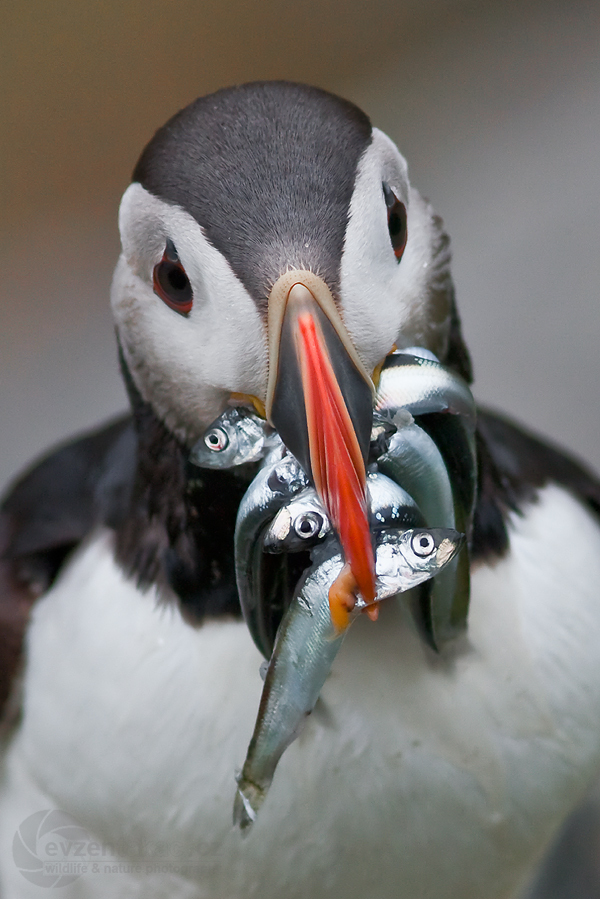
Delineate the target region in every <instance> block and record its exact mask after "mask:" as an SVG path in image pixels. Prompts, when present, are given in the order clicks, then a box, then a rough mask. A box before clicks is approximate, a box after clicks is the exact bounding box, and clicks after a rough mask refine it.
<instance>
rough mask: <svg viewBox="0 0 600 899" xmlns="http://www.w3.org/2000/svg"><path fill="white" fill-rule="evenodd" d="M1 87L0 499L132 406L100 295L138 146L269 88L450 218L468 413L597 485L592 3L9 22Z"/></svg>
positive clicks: (598, 322) (599, 10) (10, 12)
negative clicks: (186, 110) (496, 421)
mask: <svg viewBox="0 0 600 899" xmlns="http://www.w3.org/2000/svg"><path fill="white" fill-rule="evenodd" d="M0 71H1V72H2V84H3V90H2V91H1V92H0V135H1V164H0V171H1V172H2V177H1V178H0V195H1V196H2V200H1V203H2V205H1V209H2V215H1V216H0V231H1V238H2V239H1V240H0V271H1V272H2V277H1V278H0V297H1V299H0V303H1V309H2V327H1V331H0V412H1V416H2V418H1V421H2V425H1V428H2V430H1V444H0V446H1V452H0V485H3V484H5V483H6V482H7V480H8V479H9V478H10V477H11V476H13V475H14V473H15V472H17V471H18V470H19V469H20V468H22V466H24V465H25V464H27V462H28V461H29V460H31V458H32V457H33V456H35V455H37V454H38V453H40V451H42V450H43V449H44V448H46V447H48V446H50V445H51V444H53V443H54V442H56V441H58V440H61V439H63V438H65V437H66V436H67V435H69V434H71V433H73V432H77V431H80V430H82V429H85V428H88V427H90V426H92V425H94V424H95V423H97V422H100V421H102V420H103V419H105V418H106V417H107V416H110V415H112V414H113V413H116V412H118V411H119V410H121V409H123V408H124V407H125V405H126V401H125V395H124V391H123V388H122V386H121V383H120V379H119V375H118V372H117V367H116V364H115V349H114V341H113V334H112V326H111V321H110V314H109V306H108V289H109V283H110V277H111V270H112V267H113V265H114V262H115V260H116V257H117V253H118V238H117V229H116V214H117V207H118V201H119V197H120V195H121V193H122V191H123V190H124V188H125V187H126V186H127V183H128V179H129V175H130V172H131V171H132V169H133V166H134V164H135V162H136V159H137V156H138V155H139V153H140V151H141V149H142V148H143V146H144V144H145V143H146V141H147V140H148V139H149V138H150V136H151V135H152V133H153V132H154V130H155V129H156V128H157V127H158V126H160V125H161V124H162V123H163V122H164V121H165V120H166V118H167V117H168V116H170V115H171V114H172V113H173V112H174V111H176V110H177V109H179V108H180V107H182V106H184V105H185V104H186V103H188V102H189V101H190V100H192V99H193V98H194V97H196V96H197V95H199V94H202V93H205V92H207V91H211V90H213V89H216V88H218V87H220V86H223V85H226V84H231V83H234V82H239V81H245V80H250V79H255V78H281V77H283V78H289V79H296V80H303V81H309V82H312V83H315V84H318V85H320V86H322V87H325V88H328V89H330V90H333V91H336V92H338V93H341V94H343V95H345V96H346V97H348V98H350V99H352V100H354V101H355V102H357V103H358V104H359V105H361V106H362V107H363V108H365V110H366V111H367V112H368V113H369V114H370V115H371V117H372V119H373V121H374V123H375V124H377V125H378V126H380V127H382V128H383V129H384V130H386V131H387V132H388V133H389V134H390V135H391V136H392V137H393V138H394V140H396V141H397V143H398V145H399V147H400V149H401V150H402V152H403V153H404V154H405V156H406V157H407V159H408V163H409V169H410V173H411V176H412V180H413V182H414V183H415V184H416V185H417V186H418V187H419V188H420V189H421V191H422V192H423V193H425V194H426V195H427V196H429V197H430V199H431V200H432V202H433V204H434V206H435V208H436V209H437V211H438V212H439V213H440V214H441V215H442V216H443V217H444V219H445V221H446V224H447V227H448V230H449V233H450V235H451V237H452V241H453V250H454V272H455V279H456V285H457V293H458V299H459V307H460V310H461V313H462V317H463V323H464V330H465V334H466V338H467V341H468V343H469V345H470V348H471V350H472V354H473V359H474V363H475V372H476V383H475V391H476V395H477V397H478V398H479V399H480V400H483V401H485V402H487V403H491V404H494V405H495V406H498V407H500V408H502V409H505V410H507V411H508V412H510V413H511V414H512V415H514V416H516V417H517V418H519V419H521V420H522V421H524V422H526V423H527V424H528V425H530V426H531V427H532V428H535V429H538V430H540V431H542V432H545V433H546V434H547V435H549V436H551V437H552V438H554V439H555V440H556V441H559V442H562V443H564V444H566V445H567V446H569V447H570V448H571V449H572V450H573V451H574V452H575V453H577V454H578V455H579V456H580V457H582V458H583V459H584V460H587V461H588V462H589V463H590V464H591V465H593V466H595V467H596V468H597V469H600V418H599V415H598V410H599V405H600V403H599V400H598V395H597V384H598V380H599V372H600V357H599V354H598V351H597V348H598V344H599V343H600V304H599V303H598V288H599V284H600V241H599V234H600V164H599V154H598V148H599V147H600V4H599V3H598V2H597V0H594V2H586V0H562V2H556V0H544V2H536V0H520V2H511V0H508V2H507V0H502V2H500V0H498V2H493V0H488V2H478V3H461V2H459V0H369V2H358V0H329V2H327V0H303V2H301V3H298V2H290V0H261V2H251V0H229V2H227V3H223V2H222V0H130V2H123V0H102V2H101V0H53V2H52V3H48V2H46V0H20V2H19V3H13V4H5V5H4V8H3V13H2V29H1V30H0Z"/></svg>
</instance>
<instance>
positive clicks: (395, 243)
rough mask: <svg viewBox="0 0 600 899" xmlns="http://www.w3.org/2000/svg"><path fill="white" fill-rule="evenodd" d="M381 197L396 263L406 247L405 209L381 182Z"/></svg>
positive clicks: (389, 188) (392, 192) (390, 190)
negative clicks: (385, 207)
mask: <svg viewBox="0 0 600 899" xmlns="http://www.w3.org/2000/svg"><path fill="white" fill-rule="evenodd" d="M383 196H384V198H385V205H386V206H387V211H388V231H389V235H390V240H391V242H392V249H393V251H394V255H395V257H396V259H397V260H398V261H400V259H401V258H402V254H403V253H404V248H405V246H406V238H407V228H406V207H405V205H404V203H401V202H400V200H399V199H398V197H397V196H396V194H395V193H394V191H393V190H392V189H391V187H390V186H389V185H388V184H386V183H385V181H384V182H383Z"/></svg>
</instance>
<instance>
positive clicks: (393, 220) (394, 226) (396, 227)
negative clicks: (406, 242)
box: [388, 210, 403, 237]
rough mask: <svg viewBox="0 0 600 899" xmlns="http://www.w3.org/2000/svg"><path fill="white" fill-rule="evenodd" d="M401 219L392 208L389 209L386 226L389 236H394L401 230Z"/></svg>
mask: <svg viewBox="0 0 600 899" xmlns="http://www.w3.org/2000/svg"><path fill="white" fill-rule="evenodd" d="M402 227H403V224H402V219H401V217H400V216H399V215H398V213H397V212H394V211H393V210H391V211H390V217H389V219H388V228H389V231H390V237H396V236H397V235H398V234H400V232H401V231H402Z"/></svg>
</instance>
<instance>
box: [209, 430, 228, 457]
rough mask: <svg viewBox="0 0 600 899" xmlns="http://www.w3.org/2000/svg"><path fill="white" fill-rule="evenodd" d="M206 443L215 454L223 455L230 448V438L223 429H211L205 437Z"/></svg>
mask: <svg viewBox="0 0 600 899" xmlns="http://www.w3.org/2000/svg"><path fill="white" fill-rule="evenodd" d="M204 442H205V444H206V445H207V447H208V448H209V450H213V452H215V453H222V452H223V450H224V449H227V447H228V446H229V437H228V436H227V434H226V433H225V431H224V430H223V429H222V428H211V429H210V431H207V432H206V434H205V435H204Z"/></svg>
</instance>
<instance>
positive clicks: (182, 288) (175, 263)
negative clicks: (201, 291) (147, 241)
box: [152, 240, 194, 315]
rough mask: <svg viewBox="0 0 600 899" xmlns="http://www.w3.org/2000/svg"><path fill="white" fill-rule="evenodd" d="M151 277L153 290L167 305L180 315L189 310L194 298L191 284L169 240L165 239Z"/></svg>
mask: <svg viewBox="0 0 600 899" xmlns="http://www.w3.org/2000/svg"><path fill="white" fill-rule="evenodd" d="M152 277H153V283H154V292H155V293H156V294H157V295H158V296H159V297H160V298H161V300H163V301H164V302H165V303H166V304H167V306H170V307H171V309H174V310H175V312H179V313H181V315H187V314H188V312H191V309H192V304H193V300H194V298H193V295H192V285H191V284H190V280H189V278H188V276H187V275H186V273H185V269H184V268H183V266H182V264H181V262H180V261H179V256H178V255H177V250H176V249H175V245H174V244H173V242H172V241H171V240H167V244H166V247H165V251H164V253H163V257H162V259H161V260H160V262H159V263H158V265H155V266H154V272H153V276H152Z"/></svg>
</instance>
